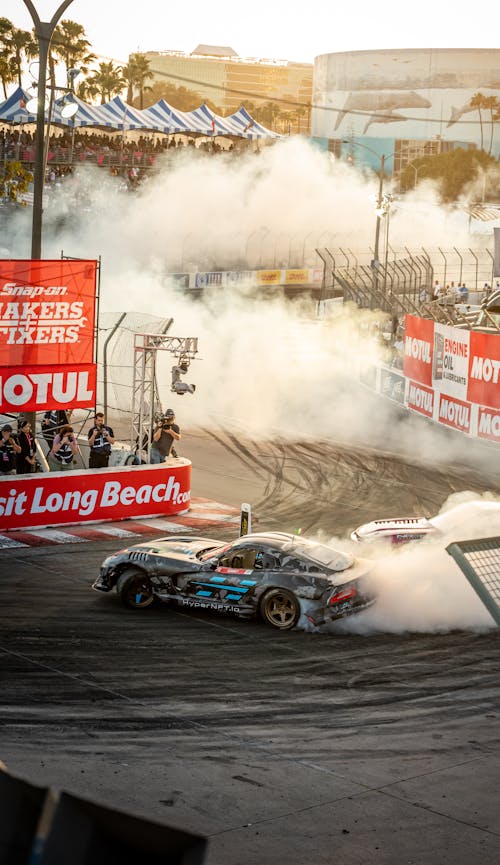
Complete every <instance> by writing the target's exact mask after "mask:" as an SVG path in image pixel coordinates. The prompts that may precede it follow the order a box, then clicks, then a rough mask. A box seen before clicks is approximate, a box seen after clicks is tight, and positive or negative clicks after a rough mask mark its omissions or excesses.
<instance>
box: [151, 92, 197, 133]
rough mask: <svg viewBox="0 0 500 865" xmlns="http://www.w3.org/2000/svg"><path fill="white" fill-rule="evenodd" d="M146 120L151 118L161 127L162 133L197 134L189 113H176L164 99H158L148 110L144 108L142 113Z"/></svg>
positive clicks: (194, 123)
mask: <svg viewBox="0 0 500 865" xmlns="http://www.w3.org/2000/svg"><path fill="white" fill-rule="evenodd" d="M142 114H143V115H145V117H146V121H147V118H152V120H153V121H154V122H155V123H160V124H162V125H163V130H162V131H163V132H165V133H166V134H171V133H173V132H199V131H200V130H199V129H198V128H197V127H196V122H195V121H194V120H193V118H192V117H191V116H190V114H189V113H186V112H184V111H177V109H176V108H173V107H172V106H171V105H169V103H168V102H166V101H165V99H160V100H159V101H158V102H156V103H155V104H154V105H151V106H150V107H149V108H145V109H144V110H143V112H142Z"/></svg>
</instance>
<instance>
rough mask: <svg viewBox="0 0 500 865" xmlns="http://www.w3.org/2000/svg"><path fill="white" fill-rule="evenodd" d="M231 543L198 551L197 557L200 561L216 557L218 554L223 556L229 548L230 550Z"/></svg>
mask: <svg viewBox="0 0 500 865" xmlns="http://www.w3.org/2000/svg"><path fill="white" fill-rule="evenodd" d="M230 547H231V544H224V545H223V546H221V547H212V548H211V549H209V550H200V552H199V553H197V556H196V558H198V559H199V560H200V562H207V561H208V560H209V559H214V558H215V557H216V556H222V554H223V553H225V552H226V551H227V550H229V549H230Z"/></svg>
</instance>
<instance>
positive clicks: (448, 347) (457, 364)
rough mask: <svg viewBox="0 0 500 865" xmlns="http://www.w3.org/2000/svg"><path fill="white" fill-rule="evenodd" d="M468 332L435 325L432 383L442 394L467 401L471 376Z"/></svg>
mask: <svg viewBox="0 0 500 865" xmlns="http://www.w3.org/2000/svg"><path fill="white" fill-rule="evenodd" d="M469 337H470V333H469V331H468V330H459V329H458V328H456V327H450V326H449V325H444V324H435V325H434V351H433V363H432V381H433V385H434V387H435V388H438V389H439V390H440V391H441V393H446V394H449V395H450V396H456V397H458V399H464V400H466V399H467V379H468V375H469V354H470V348H469Z"/></svg>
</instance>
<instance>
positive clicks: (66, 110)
mask: <svg viewBox="0 0 500 865" xmlns="http://www.w3.org/2000/svg"><path fill="white" fill-rule="evenodd" d="M77 111H78V105H77V104H76V102H66V105H63V107H62V108H61V117H65V118H68V117H73V115H74V114H76V112H77Z"/></svg>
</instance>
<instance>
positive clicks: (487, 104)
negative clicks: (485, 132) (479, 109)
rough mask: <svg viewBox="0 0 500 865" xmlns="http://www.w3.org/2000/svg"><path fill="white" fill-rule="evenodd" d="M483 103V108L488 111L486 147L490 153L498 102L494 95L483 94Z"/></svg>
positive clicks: (498, 106) (498, 108)
mask: <svg viewBox="0 0 500 865" xmlns="http://www.w3.org/2000/svg"><path fill="white" fill-rule="evenodd" d="M483 105H484V108H485V109H486V110H488V111H489V112H490V144H489V147H488V153H489V154H491V151H492V150H493V127H494V124H495V121H496V120H497V119H498V112H499V110H500V102H499V101H498V99H497V97H496V96H485V97H484V103H483Z"/></svg>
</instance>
